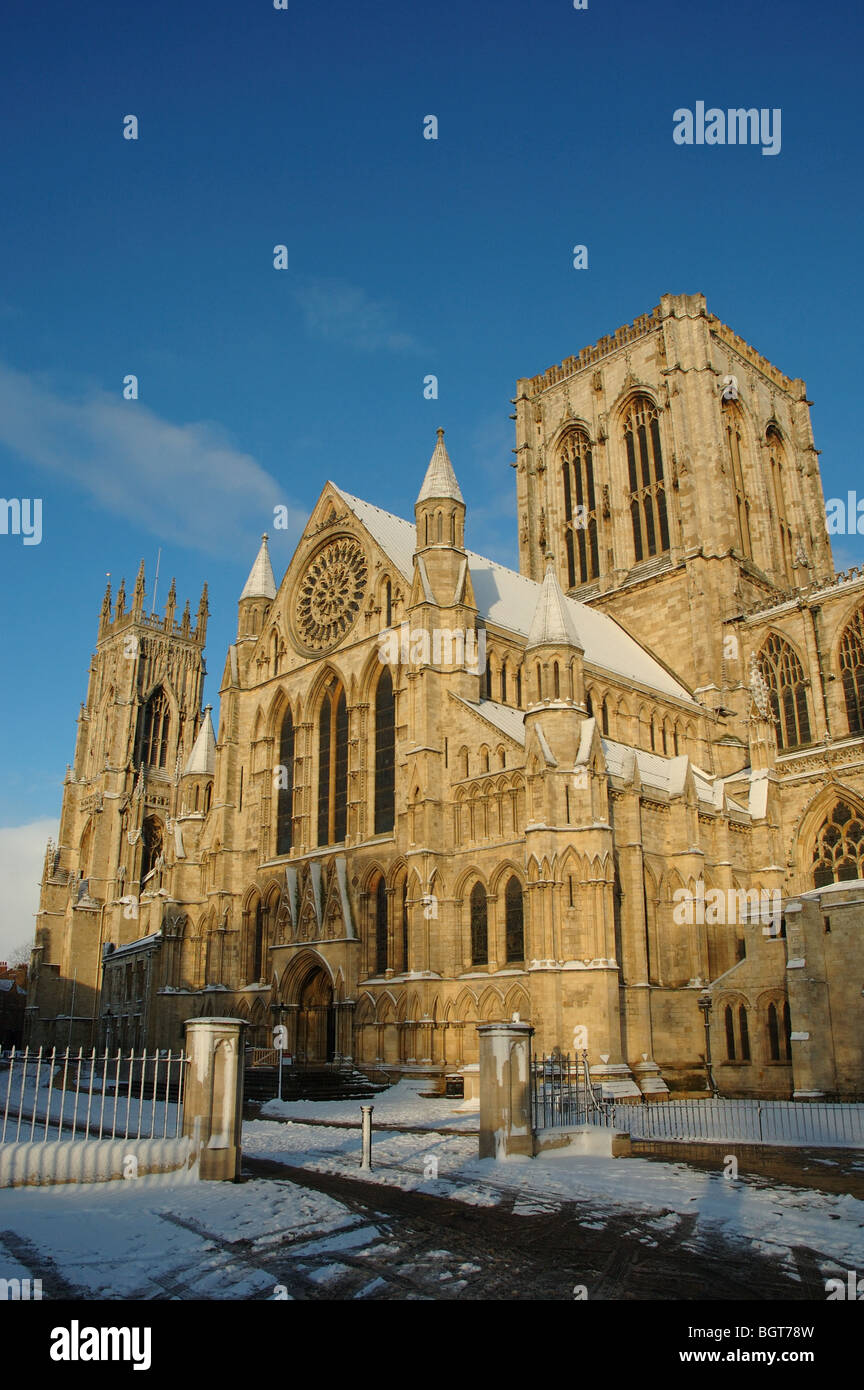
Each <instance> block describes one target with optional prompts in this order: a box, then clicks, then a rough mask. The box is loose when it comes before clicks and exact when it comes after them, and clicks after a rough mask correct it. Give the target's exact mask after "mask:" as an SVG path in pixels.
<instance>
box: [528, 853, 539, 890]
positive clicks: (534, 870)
mask: <svg viewBox="0 0 864 1390" xmlns="http://www.w3.org/2000/svg"><path fill="white" fill-rule="evenodd" d="M525 877H526V879H527V881H528V882H529V883H532V884H533V883H538V882H539V880H540V865H539V863H538V862H537V856H536V854H529V856H528V860H527V863H526V865H525Z"/></svg>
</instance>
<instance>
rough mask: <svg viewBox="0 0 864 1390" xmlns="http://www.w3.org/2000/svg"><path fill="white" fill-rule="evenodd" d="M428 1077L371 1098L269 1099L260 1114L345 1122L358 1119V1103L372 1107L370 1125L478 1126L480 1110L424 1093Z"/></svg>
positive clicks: (427, 1085)
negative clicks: (465, 1108)
mask: <svg viewBox="0 0 864 1390" xmlns="http://www.w3.org/2000/svg"><path fill="white" fill-rule="evenodd" d="M429 1084H430V1083H429V1078H428V1077H424V1078H423V1079H416V1080H403V1081H400V1082H398V1083H397V1085H395V1086H390V1087H388V1089H387V1090H386V1091H379V1092H378V1094H377V1095H376V1096H374V1097H373V1098H372V1099H371V1100H365V1101H359V1100H293V1101H285V1100H282V1101H280V1100H270V1101H267V1103H266V1104H265V1105H264V1106H262V1109H261V1114H262V1116H266V1117H267V1118H268V1119H274V1118H277V1117H279V1118H282V1119H286V1120H330V1121H334V1120H335V1121H338V1122H340V1123H346V1124H358V1125H359V1123H360V1106H361V1105H371V1106H372V1107H373V1112H372V1123H373V1125H397V1126H399V1127H400V1128H405V1129H410V1128H415V1129H418V1128H419V1129H441V1130H454V1129H455V1130H460V1129H465V1130H470V1131H471V1133H475V1132H476V1131H477V1129H478V1127H479V1112H478V1111H477V1110H471V1109H468V1110H463V1109H461V1108H460V1107H461V1106H462V1101H459V1100H453V1099H452V1098H451V1099H449V1100H448V1099H446V1098H445V1097H444V1096H434V1097H431V1098H430V1097H424V1096H422V1095H421V1094H420V1092H421V1091H424V1090H428V1089H429Z"/></svg>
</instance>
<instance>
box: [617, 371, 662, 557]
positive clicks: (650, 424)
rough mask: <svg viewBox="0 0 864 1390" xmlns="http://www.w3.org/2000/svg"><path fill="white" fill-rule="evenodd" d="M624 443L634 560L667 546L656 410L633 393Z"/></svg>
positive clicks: (645, 398)
mask: <svg viewBox="0 0 864 1390" xmlns="http://www.w3.org/2000/svg"><path fill="white" fill-rule="evenodd" d="M624 445H625V448H626V450H627V470H628V476H629V482H630V493H629V497H630V518H631V521H632V523H633V547H634V550H635V554H636V561H637V564H638V562H639V561H640V560H645V559H647V558H648V557H649V556H651V555H661V554H663V553H664V552H665V551H667V550H668V549H669V521H668V518H667V514H666V484H665V480H664V477H663V449H662V446H661V443H660V411H659V409H658V408H657V406H656V405H655V404H654V402H653V401H651V400H649V399H648V397H647V396H636V397H634V399H633V400H632V401H631V402H630V405H629V406H628V408H627V413H626V415H625V416H624Z"/></svg>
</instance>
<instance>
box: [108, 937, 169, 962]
mask: <svg viewBox="0 0 864 1390" xmlns="http://www.w3.org/2000/svg"><path fill="white" fill-rule="evenodd" d="M161 937H162V933H161V931H154V932H151V933H150V935H149V936H142V937H140V938H139V939H138V940H137V941H127V942H126V944H125V946H115V947H114V950H113V951H111V952H110V954H109V955H108V956H107V957H106V960H112V961H113V960H116V959H117V957H118V956H122V955H127V954H131V952H133V951H139V950H140V949H141V947H142V946H153V945H155V943H156V942H157V941H159V940H161Z"/></svg>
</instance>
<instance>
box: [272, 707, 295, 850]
mask: <svg viewBox="0 0 864 1390" xmlns="http://www.w3.org/2000/svg"><path fill="white" fill-rule="evenodd" d="M293 843H294V720H293V718H292V716H291V711H290V709H289V710H286V711H285V717H284V719H283V720H282V729H281V732H280V734H279V794H278V802H277V809H276V853H277V854H287V853H288V851H289V850H290V849H291V846H292V844H293Z"/></svg>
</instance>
